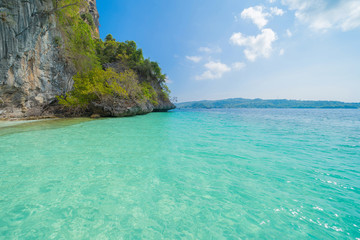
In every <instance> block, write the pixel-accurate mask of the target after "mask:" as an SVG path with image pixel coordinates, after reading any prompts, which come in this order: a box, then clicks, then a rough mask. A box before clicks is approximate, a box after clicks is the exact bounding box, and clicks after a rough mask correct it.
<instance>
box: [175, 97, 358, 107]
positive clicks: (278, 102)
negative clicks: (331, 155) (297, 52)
mask: <svg viewBox="0 0 360 240" xmlns="http://www.w3.org/2000/svg"><path fill="white" fill-rule="evenodd" d="M176 107H177V108H350V109H358V108H360V103H345V102H340V101H302V100H287V99H274V100H266V99H260V98H256V99H246V98H229V99H223V100H203V101H193V102H183V103H177V104H176Z"/></svg>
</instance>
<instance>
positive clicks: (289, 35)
mask: <svg viewBox="0 0 360 240" xmlns="http://www.w3.org/2000/svg"><path fill="white" fill-rule="evenodd" d="M286 35H287V36H288V37H292V32H291V31H290V30H289V29H287V30H286Z"/></svg>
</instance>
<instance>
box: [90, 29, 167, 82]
mask: <svg viewBox="0 0 360 240" xmlns="http://www.w3.org/2000/svg"><path fill="white" fill-rule="evenodd" d="M96 52H97V54H98V56H99V59H100V62H101V63H102V64H105V63H109V62H115V61H119V62H122V63H123V64H124V65H125V66H127V67H128V68H130V69H132V70H134V71H136V72H137V73H138V74H139V75H140V77H141V78H142V79H143V80H146V81H155V82H159V83H161V82H165V79H166V75H165V74H163V73H162V72H161V68H160V66H159V64H158V63H157V62H153V61H150V59H144V55H143V51H142V49H141V48H137V45H136V43H135V42H134V41H125V42H117V41H116V39H114V38H113V36H112V35H111V34H109V35H107V36H106V38H105V41H104V42H103V41H101V40H98V41H97V42H96Z"/></svg>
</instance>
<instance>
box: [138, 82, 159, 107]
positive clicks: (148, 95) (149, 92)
mask: <svg viewBox="0 0 360 240" xmlns="http://www.w3.org/2000/svg"><path fill="white" fill-rule="evenodd" d="M141 88H142V89H141V90H142V94H143V96H144V97H145V99H147V100H149V101H150V102H151V103H152V104H153V105H158V101H157V93H156V91H155V90H154V88H153V87H152V86H151V85H150V84H149V83H148V82H142V83H141Z"/></svg>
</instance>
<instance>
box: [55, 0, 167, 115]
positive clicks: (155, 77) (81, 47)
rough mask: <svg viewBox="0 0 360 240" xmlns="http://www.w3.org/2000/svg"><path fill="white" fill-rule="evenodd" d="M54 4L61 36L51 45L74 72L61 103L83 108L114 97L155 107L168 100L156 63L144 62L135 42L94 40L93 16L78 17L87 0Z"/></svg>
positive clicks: (109, 38) (112, 39) (147, 60)
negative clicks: (163, 100)
mask: <svg viewBox="0 0 360 240" xmlns="http://www.w3.org/2000/svg"><path fill="white" fill-rule="evenodd" d="M53 1H54V6H55V8H56V9H58V10H57V11H56V12H55V13H56V16H57V21H58V26H59V28H60V31H61V33H62V34H61V35H62V37H63V39H60V38H59V39H58V38H54V44H55V45H56V46H58V47H60V43H62V44H61V46H64V47H63V48H61V49H63V50H64V51H65V56H66V58H67V59H68V60H69V61H71V62H72V65H73V66H74V67H75V71H76V72H77V74H76V75H75V76H74V77H73V80H74V86H73V90H72V91H71V92H68V93H67V94H65V95H62V96H59V97H58V100H59V103H60V104H62V105H65V106H68V107H80V108H84V107H86V106H88V105H89V104H90V103H91V102H99V101H100V102H102V101H108V100H111V99H112V98H113V100H115V99H132V100H134V101H136V102H143V101H149V102H151V103H152V104H154V105H157V104H158V100H159V99H158V98H159V97H162V98H163V99H166V98H168V97H169V93H170V91H169V89H168V88H167V86H166V84H165V79H166V75H165V74H163V73H162V70H161V68H160V66H159V64H158V63H157V62H154V61H150V59H144V56H143V51H142V49H140V48H138V47H137V45H136V43H135V42H134V41H125V42H118V41H116V39H115V38H114V37H113V36H112V35H111V34H109V35H107V36H106V38H105V41H103V40H101V39H99V38H97V37H98V35H97V33H96V32H95V31H94V19H93V17H92V15H91V14H90V13H82V14H80V12H83V10H84V9H86V8H87V6H88V5H87V2H86V0H53ZM108 63H116V64H120V65H121V67H120V69H116V71H115V70H114V69H111V68H108V69H104V68H105V66H106V64H108ZM107 67H108V66H107ZM139 81H140V82H141V84H140V83H139ZM157 84H158V85H159V88H158V87H156V89H157V90H155V89H154V87H153V86H156V85H157ZM157 91H159V92H157ZM112 102H115V101H112Z"/></svg>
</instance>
